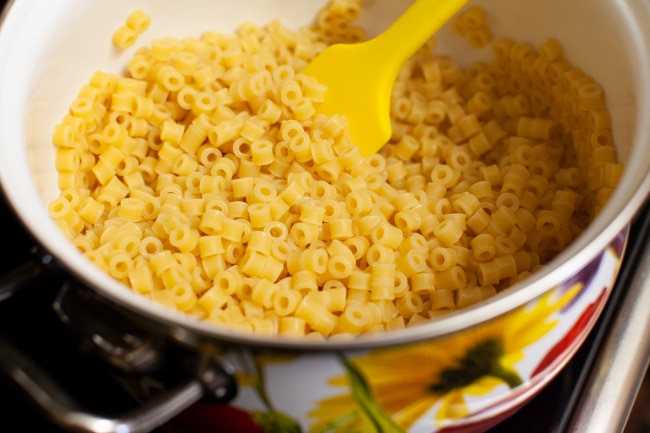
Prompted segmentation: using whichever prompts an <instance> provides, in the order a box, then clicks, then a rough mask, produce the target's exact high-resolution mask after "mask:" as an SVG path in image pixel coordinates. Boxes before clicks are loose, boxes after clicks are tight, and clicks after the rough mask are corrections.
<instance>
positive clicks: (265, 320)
mask: <svg viewBox="0 0 650 433" xmlns="http://www.w3.org/2000/svg"><path fill="white" fill-rule="evenodd" d="M360 12H361V8H360V1H359V0H333V1H332V2H331V3H330V4H329V5H328V6H327V7H325V8H324V9H323V10H322V11H321V12H320V13H319V14H318V16H317V17H316V21H315V24H314V25H312V26H310V27H307V28H303V29H298V30H292V29H289V28H286V27H284V26H283V25H282V24H281V23H280V22H278V21H272V22H270V23H269V24H268V25H267V26H264V27H261V26H257V25H253V24H249V23H244V24H242V25H241V26H240V27H239V29H238V31H237V32H236V34H233V35H224V34H220V33H217V32H206V33H204V34H203V35H201V36H200V37H199V38H191V37H188V38H184V39H174V38H162V39H157V40H154V41H153V42H152V44H151V46H149V47H142V48H139V49H137V50H136V51H135V53H134V55H133V57H132V59H131V61H130V62H129V63H128V65H127V70H128V74H127V75H125V76H118V75H113V74H108V73H104V72H96V73H95V74H94V75H93V76H92V77H90V79H89V82H88V84H87V85H86V86H84V87H83V88H82V89H81V90H80V92H79V94H78V95H77V97H76V98H75V99H74V100H73V101H72V103H71V105H70V110H69V113H67V114H66V115H65V116H63V118H62V120H61V122H60V123H59V124H58V125H56V127H55V128H54V131H53V134H52V140H53V143H54V145H55V147H56V156H55V161H54V163H55V166H56V169H57V171H58V174H59V177H58V184H59V187H60V189H61V194H60V196H59V197H57V198H56V199H54V200H52V202H51V203H50V206H49V212H50V215H51V216H52V218H53V219H54V220H55V221H56V222H57V223H58V225H59V226H60V227H61V229H62V230H63V231H64V232H65V233H66V234H67V235H68V236H69V237H70V239H71V240H72V241H73V242H74V244H75V245H76V246H77V247H78V248H79V250H81V251H82V252H83V253H84V254H85V255H86V256H87V257H88V259H89V260H91V261H92V262H94V263H95V264H96V265H97V266H99V267H100V268H101V269H103V270H104V271H106V272H108V273H109V274H110V275H111V276H113V277H114V278H115V279H117V280H119V281H121V282H122V283H124V284H125V285H127V286H129V287H131V288H132V289H133V290H134V291H136V292H137V293H140V294H142V295H143V296H147V297H149V298H151V299H152V300H154V301H156V302H159V303H162V304H164V305H167V306H169V307H170V308H175V309H179V310H181V311H184V312H187V313H188V314H191V315H194V316H196V317H198V318H199V319H201V320H205V321H208V322H211V323H214V324H215V325H216V326H227V327H231V328H233V329H237V330H242V331H248V332H256V333H262V334H272V335H285V336H291V337H300V336H308V337H311V336H315V337H318V338H321V337H329V336H337V338H339V337H340V338H344V337H346V336H353V335H358V334H363V333H368V332H379V331H385V330H392V329H399V328H403V327H408V326H414V325H416V324H420V323H424V322H425V321H427V320H429V319H434V318H435V317H437V316H439V315H440V314H444V313H445V312H448V311H451V310H455V309H458V308H463V307H466V306H468V305H472V304H475V303H477V302H480V301H482V300H484V299H486V298H489V297H490V296H492V295H494V294H495V293H497V292H500V291H502V290H506V289H507V288H508V287H509V286H511V285H512V284H514V283H516V282H518V281H521V280H522V279H524V278H526V277H527V276H528V275H530V274H531V273H532V272H535V271H536V270H538V268H539V267H540V266H543V265H544V263H546V262H547V261H548V260H549V259H551V258H552V257H553V256H555V255H556V254H557V253H558V252H559V251H561V250H562V249H563V248H565V247H566V246H567V245H568V244H569V243H571V242H572V240H573V239H575V237H576V236H577V235H578V234H579V233H580V232H581V231H582V230H583V229H584V227H585V226H586V225H587V224H588V223H589V221H590V220H591V219H592V218H593V216H594V215H595V214H596V213H597V212H598V211H599V209H600V208H601V207H602V206H603V205H604V204H605V202H606V200H607V198H608V197H609V195H610V194H611V192H612V190H613V188H615V186H616V183H617V181H618V179H619V177H620V176H621V173H622V170H623V166H622V165H621V164H620V163H618V162H617V159H616V151H615V148H614V146H613V139H612V133H611V121H610V118H609V113H608V111H607V107H606V106H605V95H604V93H603V89H602V88H601V87H600V86H599V85H598V83H596V82H595V81H594V80H593V79H592V78H591V77H589V76H588V75H587V74H586V73H585V72H583V71H582V70H581V69H579V68H577V67H574V66H572V65H571V64H570V63H569V61H568V59H565V58H564V55H563V52H562V46H561V44H560V43H559V42H558V41H556V40H554V39H549V40H547V41H545V42H543V43H542V44H541V45H540V46H539V47H533V46H531V45H528V44H523V43H519V42H516V41H513V40H510V39H502V40H497V41H492V34H491V32H490V30H489V27H488V23H489V17H488V16H487V14H486V13H485V11H484V10H482V9H480V8H478V7H472V8H469V9H467V10H466V11H465V12H463V13H461V14H460V15H459V16H458V17H457V19H456V21H455V22H454V23H453V29H454V30H455V31H456V32H457V33H458V34H459V35H460V36H461V37H466V38H468V41H469V43H470V45H473V46H476V47H485V46H488V45H489V46H491V47H492V49H493V52H494V61H493V62H492V63H490V64H487V63H476V64H473V65H470V66H468V67H461V66H460V65H459V64H458V63H456V62H455V61H454V59H453V58H451V57H449V56H446V55H440V54H436V51H435V49H434V44H433V41H432V43H431V44H428V45H427V46H426V47H424V48H423V49H421V50H420V51H418V53H417V54H416V55H415V56H414V57H413V58H412V59H411V60H409V61H408V63H407V64H406V65H405V66H404V68H403V69H402V71H401V72H400V74H399V77H398V80H397V82H396V83H395V86H394V90H393V98H392V101H393V102H392V108H391V110H392V119H393V136H392V138H391V139H390V142H389V143H387V144H386V146H385V147H384V148H383V149H382V150H381V152H380V153H378V154H376V155H371V156H369V157H366V158H364V157H362V156H361V155H360V153H359V151H358V150H357V148H356V147H355V145H354V143H353V142H352V141H351V139H350V136H349V134H348V132H347V123H346V119H345V118H344V117H342V116H338V115H334V116H325V115H322V114H320V113H319V104H320V103H321V102H322V101H323V98H324V95H325V90H326V89H325V88H324V87H323V86H321V85H320V84H319V83H317V82H315V81H313V80H312V79H310V78H309V77H307V76H304V75H302V74H301V73H300V71H301V70H302V68H303V67H304V66H305V65H306V64H307V63H308V62H309V61H310V59H312V58H313V57H314V56H315V55H316V54H318V53H319V52H320V51H321V50H323V49H324V48H325V47H326V46H327V45H328V44H331V43H335V42H345V41H358V40H361V39H363V31H362V29H360V28H358V27H356V26H355V25H354V24H353V22H354V19H355V18H356V17H357V16H358V14H359V13H360ZM149 23H150V18H149V16H147V15H146V14H145V13H144V12H142V11H140V10H137V11H135V12H133V13H132V14H131V15H129V17H127V19H126V21H125V24H124V25H123V26H122V27H120V28H119V29H118V31H116V33H115V35H114V42H115V43H116V45H118V46H120V47H123V48H124V47H127V46H129V45H131V44H132V43H133V42H135V38H136V37H137V35H138V34H140V33H142V32H143V31H144V30H146V28H147V27H148V26H149Z"/></svg>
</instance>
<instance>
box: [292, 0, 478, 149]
mask: <svg viewBox="0 0 650 433" xmlns="http://www.w3.org/2000/svg"><path fill="white" fill-rule="evenodd" d="M467 1H468V0H415V2H414V3H413V4H412V5H411V6H410V7H409V8H408V9H407V10H406V12H404V14H402V15H401V16H400V17H399V18H398V19H397V21H395V22H394V23H393V24H391V26H390V27H389V28H388V29H386V30H385V31H384V32H383V33H381V34H380V35H378V36H376V37H374V38H372V39H370V40H368V41H364V42H360V43H354V44H335V45H331V46H330V47H328V48H326V49H325V50H324V51H322V52H321V53H320V54H319V55H318V56H316V58H315V59H314V60H313V61H311V62H310V63H309V64H308V65H307V67H306V68H305V69H304V70H303V73H305V74H307V75H310V76H312V77H314V78H315V79H316V80H317V81H318V82H320V83H321V84H324V85H326V86H327V91H326V93H325V100H324V102H323V103H322V105H321V107H320V108H319V110H320V111H321V112H323V113H325V114H332V115H333V114H344V115H346V116H347V118H348V123H349V128H350V135H351V136H352V139H353V140H354V142H355V143H356V145H357V146H358V147H359V150H360V151H361V154H362V155H364V156H368V155H371V154H373V153H375V152H377V151H378V150H379V149H380V148H381V147H382V146H383V145H384V144H386V142H387V141H388V140H389V139H390V136H391V131H392V128H391V122H390V97H391V92H392V89H393V84H394V83H395V80H396V78H397V74H398V73H399V71H400V69H401V67H402V66H403V65H404V63H405V62H406V61H407V60H408V59H409V58H410V57H411V56H412V55H413V54H414V53H415V52H416V51H417V50H418V49H419V48H420V47H422V46H423V45H424V44H425V43H426V42H427V41H428V40H429V39H430V38H431V37H432V36H433V35H434V34H435V32H437V31H438V30H439V29H440V28H441V27H442V26H443V25H444V24H445V23H446V22H447V21H449V20H450V19H451V18H452V16H453V15H454V14H456V12H458V11H459V10H460V9H461V8H462V7H463V6H464V5H465V4H466V3H467Z"/></svg>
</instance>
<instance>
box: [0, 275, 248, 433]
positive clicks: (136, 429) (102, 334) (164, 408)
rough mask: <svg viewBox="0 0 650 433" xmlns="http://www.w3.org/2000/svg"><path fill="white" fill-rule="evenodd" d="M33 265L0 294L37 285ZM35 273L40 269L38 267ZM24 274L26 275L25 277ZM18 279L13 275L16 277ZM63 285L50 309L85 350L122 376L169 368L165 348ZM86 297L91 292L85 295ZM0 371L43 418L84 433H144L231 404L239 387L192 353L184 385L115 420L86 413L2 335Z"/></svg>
mask: <svg viewBox="0 0 650 433" xmlns="http://www.w3.org/2000/svg"><path fill="white" fill-rule="evenodd" d="M32 266H33V265H32V264H27V265H25V266H23V267H22V268H21V271H23V273H22V274H20V276H18V280H14V281H11V282H9V284H8V285H6V286H4V287H3V286H0V293H2V292H5V293H10V292H14V291H17V290H21V289H22V285H21V283H22V284H32V285H33V284H36V285H37V284H38V280H39V278H40V277H41V275H42V271H38V272H29V271H27V270H28V269H30V268H32ZM36 268H37V269H39V267H38V266H36ZM25 271H27V272H25ZM14 276H16V275H14ZM83 292H84V291H83V290H82V289H79V288H76V289H75V288H74V285H73V284H72V283H70V282H65V283H64V284H63V286H62V288H61V290H60V292H59V296H57V298H56V299H55V301H54V305H53V307H54V309H55V311H56V312H57V314H58V316H59V318H60V319H62V321H63V322H64V323H65V324H66V325H68V328H69V329H71V330H72V331H74V332H75V334H76V335H78V336H79V337H80V341H81V342H82V343H83V346H85V347H86V348H88V347H92V350H93V352H94V353H96V354H98V355H99V356H101V358H103V359H104V360H105V361H107V362H108V363H109V364H110V365H112V366H113V367H116V368H117V369H119V370H120V371H122V372H124V373H125V374H144V373H149V372H151V371H153V370H156V369H160V368H172V367H170V365H169V364H170V363H169V362H167V361H168V359H167V357H168V355H169V353H170V352H169V351H168V350H167V351H166V350H165V349H166V347H165V344H164V343H163V342H161V341H159V340H155V339H154V337H153V336H151V337H147V336H145V335H144V334H138V332H137V331H138V330H137V328H136V327H134V326H132V325H131V324H130V323H129V322H128V318H127V317H125V316H120V315H119V312H118V311H116V310H115V309H114V308H113V307H112V306H110V305H108V304H107V303H106V302H102V301H101V300H100V299H98V298H96V297H95V296H92V295H91V296H84V294H83ZM86 293H90V292H88V291H86ZM0 353H2V354H3V356H2V357H0V371H2V372H3V373H4V374H6V375H7V376H8V377H9V378H11V379H12V380H13V381H14V382H15V383H16V384H17V385H18V386H19V387H20V388H21V389H22V390H23V391H24V392H25V393H26V394H27V396H28V397H30V398H31V399H32V400H33V401H34V402H35V403H36V404H37V406H38V407H39V408H40V409H41V410H42V411H44V412H45V414H46V415H47V416H48V417H49V418H50V419H51V420H52V421H53V422H54V423H56V424H58V425H59V426H60V427H62V428H64V429H67V430H71V431H78V432H88V433H91V432H93V433H113V432H114V433H123V432H129V433H140V432H142V433H144V432H149V431H151V430H153V429H154V428H156V427H159V426H160V425H162V424H164V423H165V422H167V421H169V420H170V419H172V418H174V417H175V416H176V415H178V414H179V413H180V412H182V411H183V410H185V409H186V408H188V407H189V406H190V405H192V404H193V403H195V402H197V401H198V400H200V399H202V398H207V399H210V400H213V401H218V402H227V401H229V400H230V399H232V398H233V397H234V396H235V394H236V392H237V386H236V383H235V380H234V378H232V376H231V371H230V369H228V368H227V367H223V366H222V363H221V362H220V361H219V360H218V358H217V357H216V356H214V354H212V353H209V352H197V351H196V350H195V351H192V352H191V353H190V354H187V353H184V354H185V355H188V356H185V357H182V356H181V357H180V358H182V359H181V361H179V362H178V364H179V365H180V368H184V369H187V370H188V373H189V374H188V375H187V378H186V379H185V380H182V381H181V382H180V383H179V384H176V385H174V386H170V387H169V388H166V389H165V391H164V392H163V393H161V394H159V395H157V396H155V397H154V398H152V399H149V400H147V401H145V402H143V404H142V406H141V407H139V408H136V409H133V410H129V411H128V412H125V413H122V414H118V415H117V416H107V415H105V414H101V413H92V412H89V411H88V410H87V409H86V408H84V407H83V405H82V404H80V403H79V402H77V401H75V399H74V398H73V397H71V395H70V393H69V392H68V391H66V389H65V386H62V385H60V384H59V383H57V382H56V381H55V380H53V379H52V378H51V377H50V375H49V374H48V373H47V372H46V371H45V370H44V369H43V368H42V367H41V366H39V364H38V363H37V362H35V361H34V360H32V359H30V358H29V357H27V356H26V355H25V354H23V353H22V352H21V351H20V350H18V349H17V348H16V347H15V346H14V345H13V344H12V343H11V342H10V341H9V340H7V339H6V338H4V337H2V336H0Z"/></svg>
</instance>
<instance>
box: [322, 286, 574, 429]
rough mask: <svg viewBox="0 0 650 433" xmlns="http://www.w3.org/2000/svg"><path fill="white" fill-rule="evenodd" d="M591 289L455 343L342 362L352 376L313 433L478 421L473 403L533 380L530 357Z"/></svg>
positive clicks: (336, 382) (341, 383)
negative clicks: (525, 364)
mask: <svg viewBox="0 0 650 433" xmlns="http://www.w3.org/2000/svg"><path fill="white" fill-rule="evenodd" d="M582 288H583V284H582V283H577V284H575V285H574V286H572V287H571V289H570V290H568V291H565V292H563V293H562V294H561V295H558V292H557V291H551V292H549V293H547V294H546V295H544V296H543V297H541V298H540V299H539V302H537V303H535V304H534V305H533V306H527V307H523V308H520V309H518V310H516V311H514V312H512V313H510V314H507V315H505V316H502V317H501V318H497V319H495V320H493V321H491V322H490V323H487V324H485V325H483V326H481V327H478V328H475V329H472V330H469V331H467V332H465V333H464V334H462V335H456V336H454V337H453V340H452V339H443V340H437V341H434V342H424V343H419V344H413V345H405V346H402V347H397V348H387V349H378V350H374V351H371V352H368V353H364V354H358V355H355V354H347V355H343V354H342V355H341V358H340V359H341V362H342V363H343V365H344V367H345V374H344V375H340V376H336V377H332V378H331V379H330V385H331V386H333V387H335V388H339V387H340V388H342V392H341V393H340V394H336V395H333V396H331V397H327V398H324V399H321V400H320V401H319V402H318V403H317V406H316V407H315V408H314V410H313V411H312V412H311V413H310V418H311V419H312V420H313V424H312V426H311V429H310V430H311V431H313V432H319V433H325V432H346V433H347V432H360V433H361V432H369V433H370V432H378V431H381V432H402V431H406V430H409V429H411V428H412V427H414V426H415V425H416V424H417V423H418V422H419V421H420V420H424V422H426V423H427V424H428V425H431V422H432V420H433V423H434V424H435V425H437V426H438V427H439V428H440V427H443V426H444V425H445V424H446V423H448V422H449V421H450V420H454V419H459V418H463V417H466V416H468V415H469V414H471V413H474V412H475V410H473V409H472V408H471V407H470V405H471V401H472V400H477V399H481V398H488V397H489V398H490V399H491V400H492V399H493V400H494V401H493V402H492V404H494V403H496V402H497V400H498V398H499V395H501V394H506V393H507V392H509V391H510V390H511V389H513V388H516V387H517V386H519V385H521V384H523V383H524V382H525V381H527V380H528V378H527V377H524V373H523V372H521V371H519V370H518V362H519V361H520V360H522V359H523V358H524V351H525V350H526V349H527V348H528V347H529V346H530V345H532V344H533V343H535V342H536V341H538V340H540V339H541V338H542V337H543V336H545V335H546V334H548V333H549V332H550V331H551V330H552V329H553V328H554V327H555V326H556V325H557V323H558V315H557V313H558V312H559V310H561V309H562V307H563V306H565V305H566V304H567V303H569V302H570V301H571V299H573V298H574V297H575V296H576V295H577V294H578V293H579V292H580V291H581V290H582Z"/></svg>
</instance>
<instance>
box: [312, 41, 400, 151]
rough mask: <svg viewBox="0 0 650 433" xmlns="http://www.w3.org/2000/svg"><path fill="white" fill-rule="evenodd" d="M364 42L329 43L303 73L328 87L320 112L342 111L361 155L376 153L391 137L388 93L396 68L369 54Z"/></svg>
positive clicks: (336, 112) (332, 113)
mask: <svg viewBox="0 0 650 433" xmlns="http://www.w3.org/2000/svg"><path fill="white" fill-rule="evenodd" d="M367 44H368V43H367V42H364V43H358V44H338V45H332V46H330V47H328V48H327V49H325V50H324V51H323V52H322V53H321V54H319V55H318V56H317V57H316V58H315V59H314V60H313V61H312V62H311V63H310V64H309V65H308V66H307V67H306V68H305V69H304V70H303V73H305V74H307V75H310V76H312V77H314V78H315V79H316V80H317V81H318V82H319V83H321V84H324V85H325V86H327V92H326V93H325V100H324V101H323V103H322V105H321V106H320V107H319V111H321V112H323V113H325V114H331V115H334V114H342V115H345V116H346V117H347V119H348V123H349V126H350V135H351V137H352V140H353V141H354V143H355V144H356V145H357V147H358V148H359V150H360V152H361V154H362V155H364V156H367V155H371V154H373V153H376V152H377V151H378V150H379V149H381V147H382V146H383V145H384V144H386V142H387V141H388V140H389V139H390V136H391V133H392V128H391V121H390V96H391V91H392V88H393V84H394V81H395V74H396V72H395V71H392V70H389V69H390V68H387V67H386V65H382V61H381V58H377V56H369V55H368V52H371V51H372V50H369V49H368V46H367Z"/></svg>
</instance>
